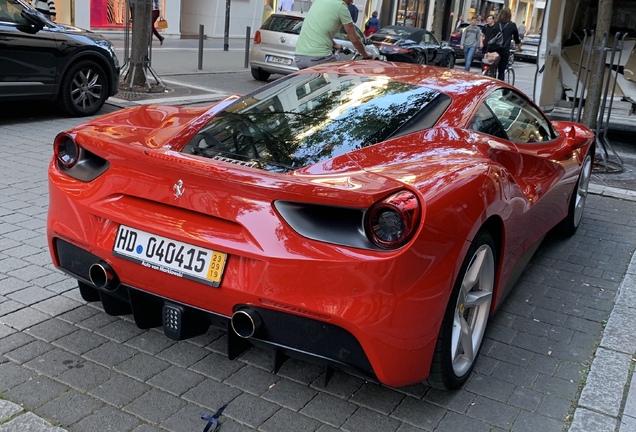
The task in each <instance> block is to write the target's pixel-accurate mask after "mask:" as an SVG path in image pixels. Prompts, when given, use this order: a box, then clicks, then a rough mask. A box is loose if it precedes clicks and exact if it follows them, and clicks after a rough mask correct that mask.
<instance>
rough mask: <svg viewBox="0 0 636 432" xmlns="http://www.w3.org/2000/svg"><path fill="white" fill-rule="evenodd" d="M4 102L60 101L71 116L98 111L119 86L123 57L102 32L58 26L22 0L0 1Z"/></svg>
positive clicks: (0, 85)
mask: <svg viewBox="0 0 636 432" xmlns="http://www.w3.org/2000/svg"><path fill="white" fill-rule="evenodd" d="M0 65H2V66H0V103H7V102H12V101H17V100H29V99H42V100H55V101H57V102H58V104H59V106H60V107H61V108H62V109H63V110H64V111H65V112H67V113H68V114H70V115H73V116H88V115H93V114H95V113H96V112H97V111H99V110H100V109H101V108H102V106H103V105H104V102H105V101H106V99H107V98H108V97H109V96H112V95H114V94H116V93H117V91H118V89H119V61H118V59H117V55H116V54H115V49H114V48H113V46H112V44H111V43H110V42H109V41H108V40H107V39H106V38H104V37H103V36H100V35H98V34H96V33H93V32H90V31H87V30H82V29H79V28H75V27H70V26H65V25H61V24H56V23H54V22H52V21H50V20H49V19H48V18H46V17H45V16H44V15H42V14H41V13H40V12H38V11H36V10H35V9H33V8H32V7H31V6H30V4H28V3H26V2H25V1H23V0H0Z"/></svg>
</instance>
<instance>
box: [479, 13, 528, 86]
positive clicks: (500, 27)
mask: <svg viewBox="0 0 636 432" xmlns="http://www.w3.org/2000/svg"><path fill="white" fill-rule="evenodd" d="M511 18H512V12H510V9H509V8H503V9H502V10H501V12H499V15H498V16H497V22H496V23H495V25H494V26H493V30H492V33H491V34H490V38H489V39H488V40H491V39H492V38H493V37H494V36H495V35H497V34H498V33H499V32H501V33H502V34H503V40H504V43H503V45H502V46H501V47H492V46H489V47H488V48H487V50H488V52H496V53H497V54H499V65H498V66H497V78H499V79H500V80H502V81H503V80H504V77H505V76H506V68H507V67H508V60H509V59H510V42H511V41H512V40H513V39H514V42H515V44H516V45H517V49H521V39H519V29H517V24H515V23H514V22H512V21H511V20H510V19H511Z"/></svg>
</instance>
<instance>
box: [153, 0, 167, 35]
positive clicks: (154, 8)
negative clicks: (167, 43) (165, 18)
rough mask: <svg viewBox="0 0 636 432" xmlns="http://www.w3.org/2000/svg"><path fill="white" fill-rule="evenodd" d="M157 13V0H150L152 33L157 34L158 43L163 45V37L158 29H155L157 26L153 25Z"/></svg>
mask: <svg viewBox="0 0 636 432" xmlns="http://www.w3.org/2000/svg"><path fill="white" fill-rule="evenodd" d="M159 15H161V8H160V7H159V0H152V24H150V25H151V26H152V34H154V35H155V36H157V39H159V45H163V39H164V37H163V36H161V35H160V34H159V31H157V28H156V27H155V21H157V19H158V18H159Z"/></svg>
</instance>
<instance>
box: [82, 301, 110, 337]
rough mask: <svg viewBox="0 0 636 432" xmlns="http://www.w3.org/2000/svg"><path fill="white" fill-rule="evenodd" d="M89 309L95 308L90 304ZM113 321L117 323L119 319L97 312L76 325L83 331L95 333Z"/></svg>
mask: <svg viewBox="0 0 636 432" xmlns="http://www.w3.org/2000/svg"><path fill="white" fill-rule="evenodd" d="M90 307H91V308H94V307H95V306H94V305H93V304H92V303H91V306H90ZM115 321H119V318H118V317H114V316H110V315H108V314H106V313H105V312H104V311H98V313H97V312H96V313H95V314H93V315H91V316H90V317H88V318H86V319H84V320H82V321H79V322H77V323H76V324H77V326H78V327H81V328H83V329H85V330H88V331H96V330H98V329H100V328H102V327H105V326H107V325H108V324H111V323H113V322H115Z"/></svg>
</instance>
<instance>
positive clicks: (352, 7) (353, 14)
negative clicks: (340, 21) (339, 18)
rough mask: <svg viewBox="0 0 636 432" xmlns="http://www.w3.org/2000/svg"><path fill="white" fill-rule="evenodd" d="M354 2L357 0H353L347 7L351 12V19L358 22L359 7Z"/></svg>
mask: <svg viewBox="0 0 636 432" xmlns="http://www.w3.org/2000/svg"><path fill="white" fill-rule="evenodd" d="M354 3H355V1H354V0H351V3H349V4H348V5H347V8H349V13H350V14H351V20H352V21H353V23H354V24H356V23H357V22H358V7H357V6H356V5H355V4H354Z"/></svg>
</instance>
